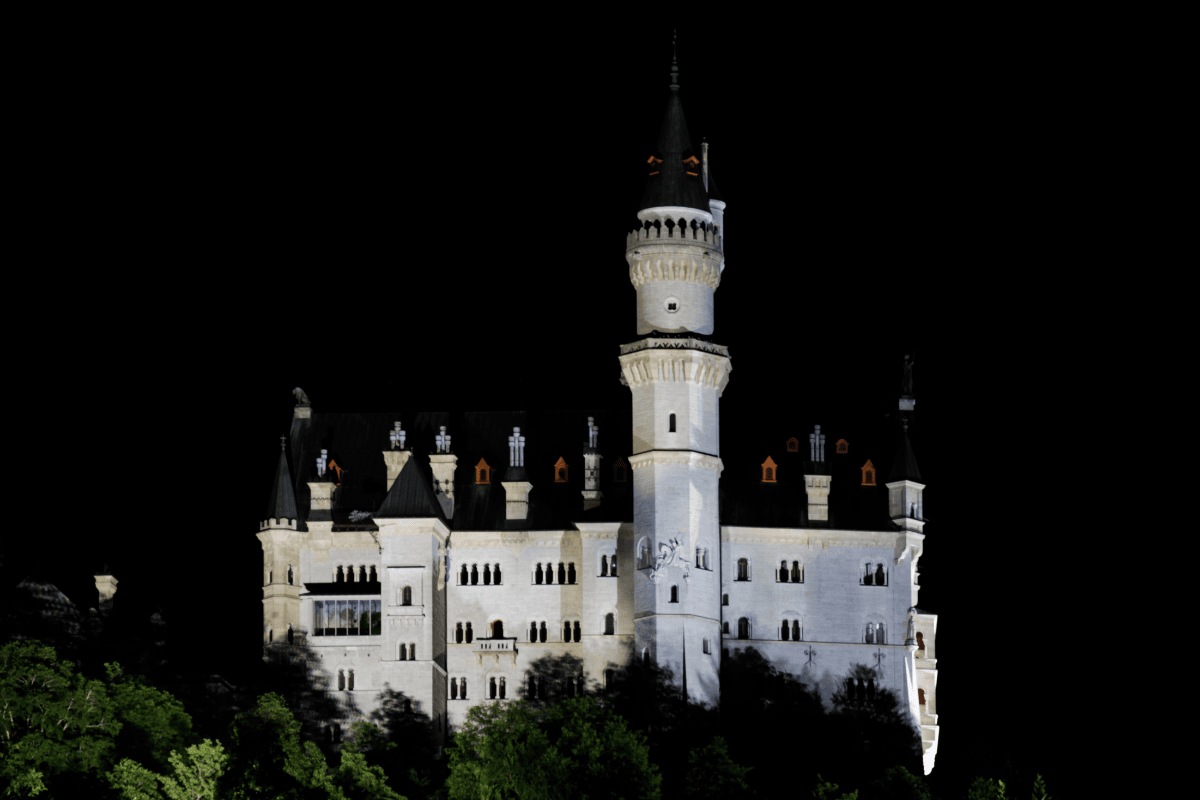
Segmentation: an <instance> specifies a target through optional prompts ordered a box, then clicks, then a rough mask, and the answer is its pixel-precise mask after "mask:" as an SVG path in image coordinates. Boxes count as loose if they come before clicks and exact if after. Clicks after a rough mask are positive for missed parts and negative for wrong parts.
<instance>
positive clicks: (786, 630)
mask: <svg viewBox="0 0 1200 800" xmlns="http://www.w3.org/2000/svg"><path fill="white" fill-rule="evenodd" d="M791 632H792V629H791V626H790V625H788V621H787V620H786V619H785V620H784V621H783V625H782V626H781V627H780V629H779V638H780V639H782V640H783V641H785V642H786V641H787V640H788V639H789V638H790V635H791Z"/></svg>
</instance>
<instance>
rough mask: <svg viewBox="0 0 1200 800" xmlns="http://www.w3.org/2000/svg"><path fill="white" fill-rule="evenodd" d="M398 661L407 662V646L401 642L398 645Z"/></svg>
mask: <svg viewBox="0 0 1200 800" xmlns="http://www.w3.org/2000/svg"><path fill="white" fill-rule="evenodd" d="M400 660H401V661H408V645H406V644H404V643H403V642H401V643H400Z"/></svg>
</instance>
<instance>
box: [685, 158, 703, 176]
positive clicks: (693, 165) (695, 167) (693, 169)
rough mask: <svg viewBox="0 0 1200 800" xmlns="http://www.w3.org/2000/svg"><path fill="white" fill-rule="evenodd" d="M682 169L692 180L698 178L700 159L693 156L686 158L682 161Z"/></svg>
mask: <svg viewBox="0 0 1200 800" xmlns="http://www.w3.org/2000/svg"><path fill="white" fill-rule="evenodd" d="M683 169H684V170H685V171H686V172H687V174H688V175H691V176H692V177H693V178H694V177H696V176H698V175H699V174H700V159H698V158H696V157H695V156H688V157H687V158H685V159H684V160H683Z"/></svg>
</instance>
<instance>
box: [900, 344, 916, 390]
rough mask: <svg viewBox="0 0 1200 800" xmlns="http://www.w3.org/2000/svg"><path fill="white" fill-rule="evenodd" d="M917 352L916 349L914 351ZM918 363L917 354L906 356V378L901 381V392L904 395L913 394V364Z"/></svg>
mask: <svg viewBox="0 0 1200 800" xmlns="http://www.w3.org/2000/svg"><path fill="white" fill-rule="evenodd" d="M914 353H915V351H914ZM915 363H916V358H915V356H905V357H904V380H903V381H901V382H900V394H901V396H903V397H912V396H913V376H912V371H913V364H915Z"/></svg>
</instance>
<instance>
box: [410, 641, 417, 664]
mask: <svg viewBox="0 0 1200 800" xmlns="http://www.w3.org/2000/svg"><path fill="white" fill-rule="evenodd" d="M408 660H409V661H416V660H417V643H416V642H409V643H408Z"/></svg>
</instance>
